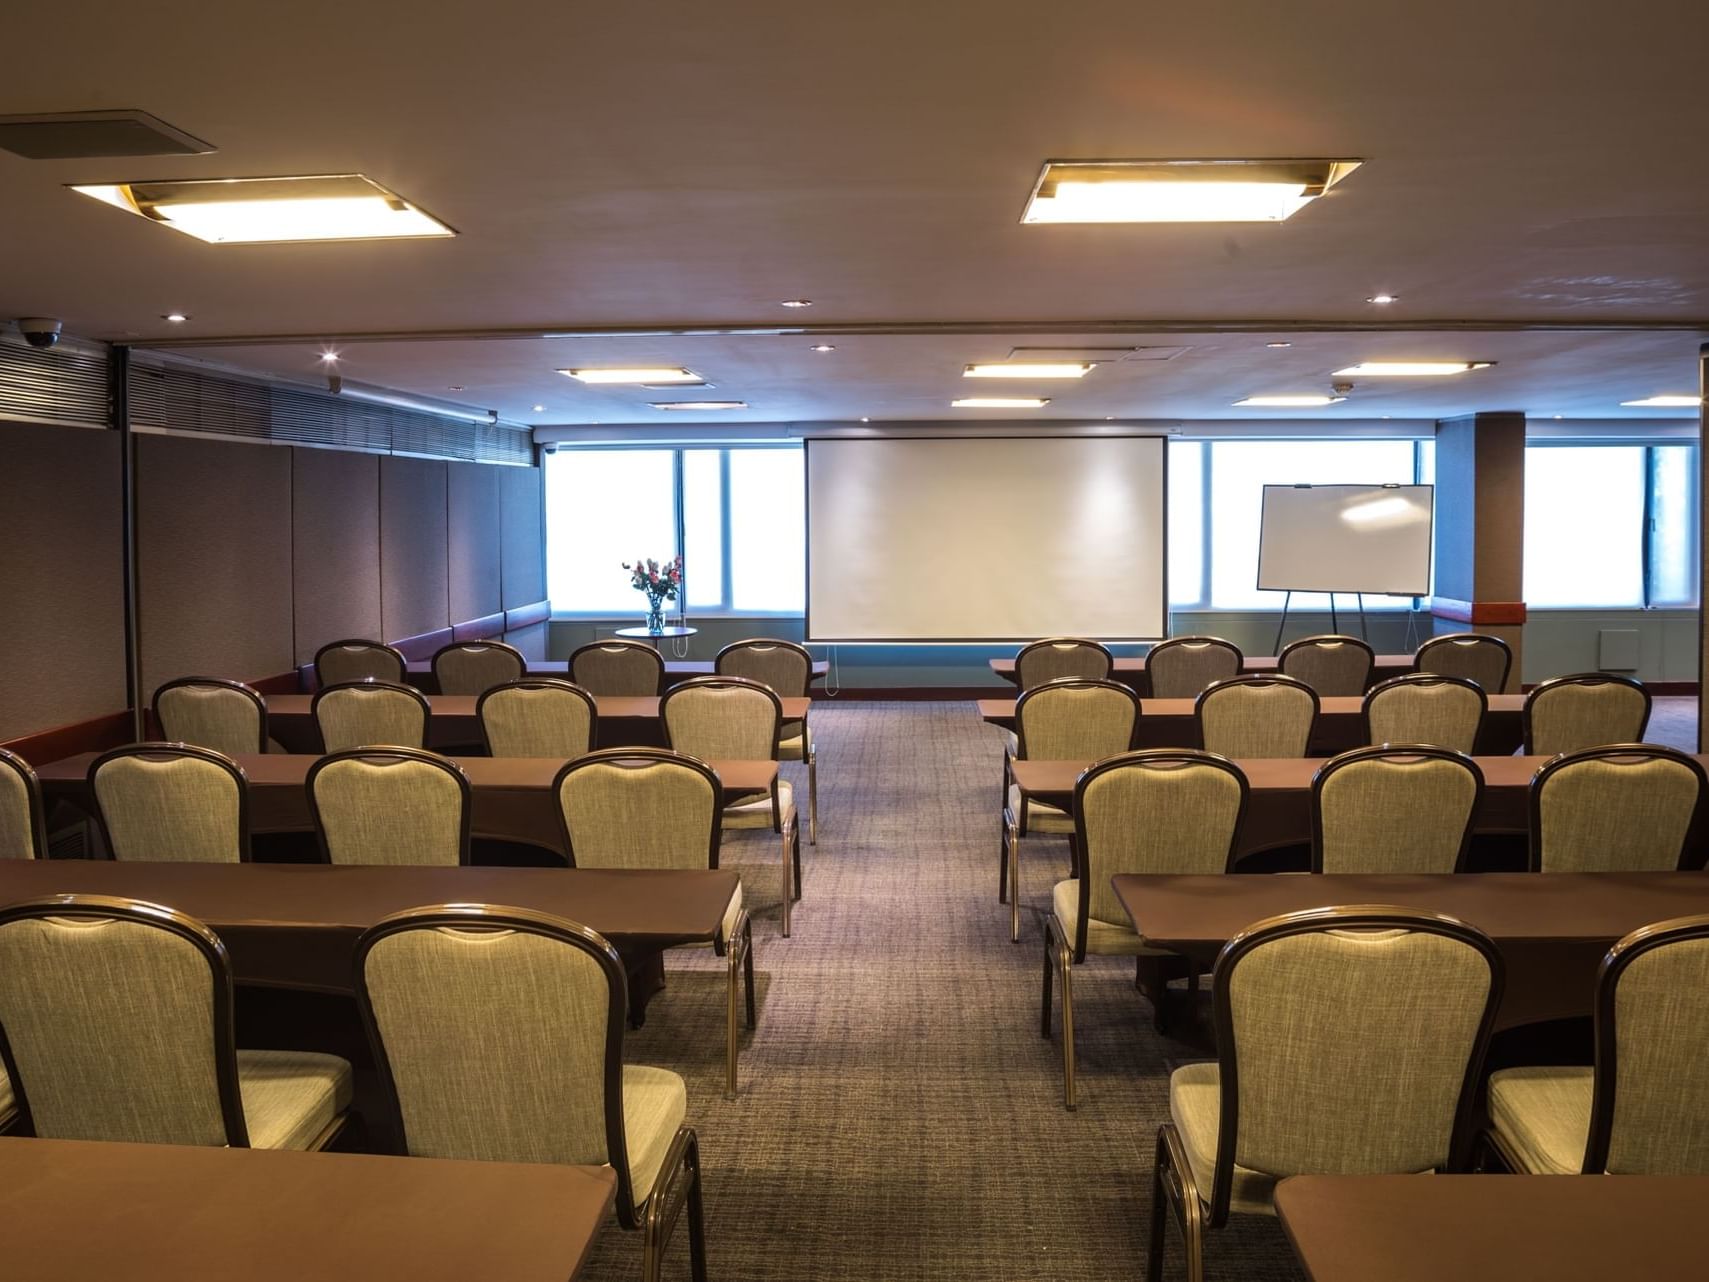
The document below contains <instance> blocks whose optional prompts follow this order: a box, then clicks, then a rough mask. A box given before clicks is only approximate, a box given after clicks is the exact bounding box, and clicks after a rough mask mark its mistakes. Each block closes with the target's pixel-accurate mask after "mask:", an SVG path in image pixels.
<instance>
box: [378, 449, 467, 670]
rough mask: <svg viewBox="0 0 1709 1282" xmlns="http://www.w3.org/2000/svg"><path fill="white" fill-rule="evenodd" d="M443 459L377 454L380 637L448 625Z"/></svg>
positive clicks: (413, 633) (392, 638)
mask: <svg viewBox="0 0 1709 1282" xmlns="http://www.w3.org/2000/svg"><path fill="white" fill-rule="evenodd" d="M447 560H448V558H447V556H446V464H445V463H443V462H439V461H437V460H434V459H418V458H399V457H397V456H395V455H387V456H386V457H384V458H382V459H381V460H380V622H381V628H382V630H383V631H384V633H385V639H386V640H388V641H396V640H398V639H399V638H401V637H413V636H419V635H420V634H421V633H423V632H432V631H435V630H436V629H439V628H444V627H448V626H449V625H450V623H451V617H450V604H449V573H450V572H449V568H448V564H447Z"/></svg>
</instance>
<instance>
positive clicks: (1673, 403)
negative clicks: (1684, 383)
mask: <svg viewBox="0 0 1709 1282" xmlns="http://www.w3.org/2000/svg"><path fill="white" fill-rule="evenodd" d="M1620 404H1622V405H1626V406H1630V407H1632V408H1634V409H1658V410H1686V409H1690V410H1694V409H1696V408H1697V407H1698V406H1699V405H1700V404H1702V402H1701V401H1700V400H1699V399H1698V398H1697V397H1695V396H1646V397H1645V398H1644V399H1643V400H1641V401H1621V402H1620Z"/></svg>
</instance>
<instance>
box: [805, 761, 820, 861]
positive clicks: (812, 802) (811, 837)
mask: <svg viewBox="0 0 1709 1282" xmlns="http://www.w3.org/2000/svg"><path fill="white" fill-rule="evenodd" d="M807 844H808V845H809V846H817V845H818V844H819V750H818V749H817V748H809V749H808V750H807Z"/></svg>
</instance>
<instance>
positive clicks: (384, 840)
mask: <svg viewBox="0 0 1709 1282" xmlns="http://www.w3.org/2000/svg"><path fill="white" fill-rule="evenodd" d="M304 786H305V787H306V788H307V789H308V794H309V810H310V812H311V813H313V815H314V823H315V832H316V833H318V834H319V836H320V848H321V853H322V854H323V855H324V856H325V857H326V861H327V862H328V863H330V864H393V865H414V864H436V865H454V864H466V863H468V862H469V810H470V805H469V778H468V776H467V775H465V774H464V773H463V771H462V769H461V768H460V767H459V766H458V765H457V763H456V762H454V761H452V760H450V759H449V758H447V757H441V756H440V755H439V754H438V753H434V752H424V751H422V750H421V749H420V748H352V749H350V750H349V751H347V752H335V753H332V754H330V755H328V756H325V757H322V758H321V759H320V760H319V761H317V762H315V763H314V765H312V766H310V767H309V773H308V777H307V778H306V779H305V780H304Z"/></svg>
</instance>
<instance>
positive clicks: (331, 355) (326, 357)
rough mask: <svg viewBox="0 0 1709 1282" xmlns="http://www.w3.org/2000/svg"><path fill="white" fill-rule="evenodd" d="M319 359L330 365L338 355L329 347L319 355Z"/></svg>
mask: <svg viewBox="0 0 1709 1282" xmlns="http://www.w3.org/2000/svg"><path fill="white" fill-rule="evenodd" d="M320 358H321V360H323V361H326V362H327V363H328V364H331V363H332V362H333V361H335V360H337V359H338V353H337V352H335V351H333V350H332V349H331V348H330V347H329V348H327V349H326V351H324V352H322V353H321V354H320Z"/></svg>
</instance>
